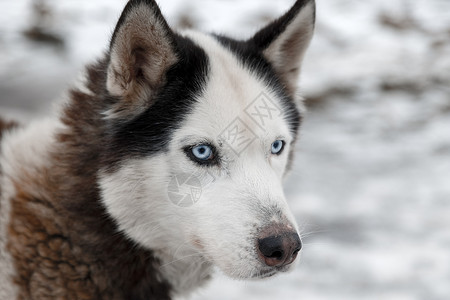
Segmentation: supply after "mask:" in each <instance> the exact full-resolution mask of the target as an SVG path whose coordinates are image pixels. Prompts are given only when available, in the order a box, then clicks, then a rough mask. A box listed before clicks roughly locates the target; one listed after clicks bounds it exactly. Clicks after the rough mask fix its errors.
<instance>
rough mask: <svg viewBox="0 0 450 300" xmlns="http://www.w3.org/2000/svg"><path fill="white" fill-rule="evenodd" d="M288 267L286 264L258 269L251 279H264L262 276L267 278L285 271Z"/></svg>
mask: <svg viewBox="0 0 450 300" xmlns="http://www.w3.org/2000/svg"><path fill="white" fill-rule="evenodd" d="M288 268H289V267H288V266H284V267H276V268H270V269H263V270H260V271H258V272H257V273H256V274H254V275H253V276H252V277H251V278H252V279H264V278H269V277H272V276H274V275H276V274H278V273H280V272H281V273H282V272H286V271H287V269H288Z"/></svg>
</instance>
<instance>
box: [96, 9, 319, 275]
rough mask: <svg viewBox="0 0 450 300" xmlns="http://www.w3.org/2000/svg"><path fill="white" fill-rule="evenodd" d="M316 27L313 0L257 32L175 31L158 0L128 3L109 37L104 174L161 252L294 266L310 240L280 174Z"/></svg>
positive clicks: (118, 201)
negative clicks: (304, 239)
mask: <svg viewBox="0 0 450 300" xmlns="http://www.w3.org/2000/svg"><path fill="white" fill-rule="evenodd" d="M313 27H314V1H307V0H306V1H297V2H296V3H295V5H294V7H293V8H292V9H291V10H290V11H288V12H287V13H286V14H285V15H284V16H282V17H281V18H280V19H278V20H276V21H274V22H273V23H271V24H270V25H268V26H267V27H265V28H263V29H262V30H261V31H259V32H258V33H257V34H256V35H255V36H254V37H253V38H251V39H250V40H248V41H236V40H232V39H229V38H226V37H222V36H214V35H207V34H202V33H198V32H183V33H174V32H173V31H172V30H171V29H170V28H169V26H168V25H167V23H166V21H165V20H164V18H163V17H162V15H161V13H160V11H159V9H158V7H157V6H156V4H155V3H154V2H153V1H144V0H140V1H130V2H129V4H128V5H127V7H126V8H125V10H124V12H123V14H122V16H121V18H120V20H119V23H118V25H117V28H116V30H115V33H114V36H113V39H112V42H111V49H110V58H109V64H108V70H107V82H106V89H107V91H108V94H109V95H110V96H111V98H112V99H114V101H111V102H112V104H111V106H110V107H109V109H108V110H106V111H105V112H104V118H105V120H107V122H108V123H109V124H110V125H109V126H108V128H113V129H112V130H111V132H110V133H108V135H109V138H110V139H109V142H108V144H107V145H106V150H105V153H104V157H105V161H106V162H107V164H108V167H106V168H105V169H104V170H102V171H101V172H100V175H99V177H100V188H101V191H102V198H103V204H104V205H105V207H106V209H107V211H108V213H109V214H110V215H111V217H112V218H113V219H114V220H115V221H116V223H117V224H118V227H119V228H120V229H121V230H122V231H123V232H124V233H125V234H126V235H128V236H129V237H130V238H132V239H133V240H134V241H136V242H137V243H139V244H141V245H143V246H145V247H148V248H150V249H153V250H155V251H156V252H160V253H165V254H162V256H165V257H162V259H163V260H164V259H166V260H168V261H169V262H170V261H175V260H177V259H180V260H182V259H185V258H187V259H188V260H189V259H190V258H192V257H193V256H198V257H201V259H202V260H204V261H206V262H209V263H212V264H215V265H217V266H218V267H219V268H220V269H221V270H222V271H223V272H224V273H226V274H227V275H229V276H231V277H234V278H262V277H267V276H271V275H274V274H276V273H277V272H279V271H281V272H284V271H287V270H288V269H289V268H290V267H291V266H292V262H293V261H294V260H295V257H296V256H297V253H298V251H299V250H300V248H301V242H300V239H299V236H298V233H297V226H296V223H295V219H294V217H293V216H292V214H291V213H290V211H289V208H288V206H287V203H286V199H285V197H284V194H283V189H282V184H281V182H282V178H283V176H284V175H285V173H286V170H287V168H288V166H289V163H290V159H291V156H292V151H293V145H294V142H295V140H296V136H297V131H298V127H299V124H300V120H301V103H300V101H299V99H298V97H296V82H297V79H298V78H297V77H298V74H299V70H300V64H301V60H302V57H303V55H304V52H305V51H306V48H307V46H308V44H309V41H310V39H311V37H312V32H313ZM167 253H170V255H167Z"/></svg>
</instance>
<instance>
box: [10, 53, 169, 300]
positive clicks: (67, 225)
mask: <svg viewBox="0 0 450 300" xmlns="http://www.w3.org/2000/svg"><path fill="white" fill-rule="evenodd" d="M88 73H89V75H90V82H91V83H90V88H91V89H93V91H94V92H97V93H98V94H99V95H102V93H104V86H105V76H106V75H105V74H106V63H105V62H102V63H99V64H97V65H96V66H93V67H91V68H90V69H89V72H88ZM107 102H108V101H106V103H105V101H99V99H98V98H95V97H92V96H88V95H86V94H83V93H81V92H77V91H73V92H72V101H71V102H70V104H69V105H68V106H67V108H66V110H65V111H64V114H63V117H62V118H61V121H62V123H63V124H64V125H65V126H66V129H64V130H63V131H62V132H59V133H58V134H57V137H56V143H55V144H54V145H52V146H51V149H53V150H54V151H53V152H52V153H50V154H49V161H48V162H47V164H46V165H45V166H44V167H40V168H39V169H35V170H33V171H32V172H33V173H32V174H31V173H30V172H22V173H20V175H18V176H17V178H11V180H12V181H13V182H14V185H15V189H16V195H15V197H14V199H12V200H11V201H12V203H11V222H10V226H9V240H8V251H9V252H10V254H11V256H12V257H13V260H14V265H15V268H16V272H17V276H16V277H15V278H14V282H15V284H17V285H18V287H19V291H20V292H19V296H18V299H24V300H25V299H92V300H93V299H117V300H119V299H170V294H169V292H170V285H169V284H168V283H167V282H164V281H162V280H161V279H160V278H159V277H158V274H159V272H158V271H159V263H158V260H157V259H155V258H154V256H153V254H152V252H150V251H147V250H145V249H142V248H141V247H139V246H138V245H136V244H134V243H133V242H131V241H129V240H128V239H127V238H126V237H125V236H124V235H123V234H122V233H120V232H118V230H117V228H116V225H115V224H114V221H112V220H111V219H110V218H109V217H107V214H106V211H105V209H104V207H103V206H102V204H101V202H100V195H99V191H98V188H97V187H96V185H95V184H93V183H94V182H96V176H97V175H96V172H97V170H99V169H100V168H101V158H100V157H99V153H101V151H100V150H101V147H102V134H101V132H102V128H104V126H105V124H103V121H102V118H100V117H99V114H100V112H101V111H104V108H105V105H107V104H108V103H107ZM27 170H29V168H27Z"/></svg>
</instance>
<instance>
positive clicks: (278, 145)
mask: <svg viewBox="0 0 450 300" xmlns="http://www.w3.org/2000/svg"><path fill="white" fill-rule="evenodd" d="M284 144H285V143H284V141H281V140H277V141H275V142H273V144H272V154H276V155H280V154H281V152H283V149H284Z"/></svg>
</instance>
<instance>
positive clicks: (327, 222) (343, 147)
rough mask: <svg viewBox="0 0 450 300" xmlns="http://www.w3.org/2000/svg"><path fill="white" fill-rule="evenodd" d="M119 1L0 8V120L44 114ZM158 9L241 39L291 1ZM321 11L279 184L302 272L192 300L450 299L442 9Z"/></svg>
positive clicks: (404, 1)
mask: <svg viewBox="0 0 450 300" xmlns="http://www.w3.org/2000/svg"><path fill="white" fill-rule="evenodd" d="M125 2H126V1H124V0H96V1H88V0H58V1H57V0H35V1H31V0H14V1H11V0H9V1H7V0H1V1H0V11H2V14H1V17H0V114H1V115H2V116H3V117H7V118H19V119H22V120H29V119H31V118H34V117H38V116H41V115H44V114H48V113H49V110H50V107H51V105H50V103H51V101H50V100H53V99H56V98H58V97H59V96H60V95H61V94H62V92H63V91H64V90H65V89H66V88H67V87H68V86H70V84H71V82H72V80H73V79H74V78H76V75H77V73H78V71H80V70H81V69H82V66H83V65H84V64H86V63H88V62H90V61H92V60H93V59H95V58H96V57H98V56H99V55H100V54H101V53H102V51H103V50H105V47H106V45H107V42H108V40H109V37H110V34H111V32H112V30H113V28H114V25H115V22H116V21H117V18H118V16H119V14H120V12H121V9H122V7H123V6H124V4H125ZM159 2H160V4H161V7H162V10H163V12H164V13H165V15H166V16H167V17H168V19H169V20H170V23H171V24H172V26H174V27H178V28H184V27H193V28H197V29H202V30H207V31H215V32H220V33H226V34H229V35H232V36H234V37H238V38H239V37H241V38H243V37H249V36H250V35H251V33H253V32H254V31H255V30H256V29H258V28H260V27H261V26H262V25H263V24H265V23H266V22H268V21H269V20H271V19H272V18H274V17H277V16H279V15H280V14H281V13H283V12H284V11H285V10H287V9H288V8H289V7H290V6H291V5H292V3H293V2H294V1H293V0H278V1H273V0H245V1H243V0H241V1H238V0H227V1H225V0H208V1H205V0H191V1H189V2H188V1H182V0H164V1H162V0H161V1H159ZM317 2H318V13H317V29H316V36H315V39H314V41H313V44H312V46H311V48H310V50H309V52H308V55H307V57H306V61H305V64H304V68H303V75H302V80H301V87H302V89H303V94H304V95H305V97H306V98H307V104H308V107H309V113H308V117H307V118H306V120H305V122H304V125H303V130H302V136H301V140H300V143H299V144H298V151H297V152H298V153H297V162H296V167H295V168H294V171H293V174H291V176H290V177H289V178H288V180H287V182H286V190H287V196H288V198H289V199H290V204H291V207H292V209H293V211H294V213H295V215H296V217H297V220H298V222H299V224H300V225H301V227H302V229H303V232H304V243H305V247H304V251H303V253H302V256H301V263H300V265H299V267H298V268H297V269H296V270H295V271H294V272H293V273H291V274H288V275H282V276H279V277H277V278H273V279H269V280H266V281H263V282H236V281H231V280H229V279H227V278H225V277H223V276H221V275H220V274H219V275H218V277H217V278H216V279H215V280H214V281H213V282H211V284H209V285H208V286H207V287H206V288H204V289H202V290H200V291H198V292H197V293H196V294H195V295H194V296H193V297H192V298H191V299H196V300H206V299H217V300H221V299H227V300H228V299H258V300H263V299H312V300H315V299H327V300H329V299H349V300H351V299H355V300H356V299H358V300H359V299H383V300H388V299H393V300H394V299H395V300H403V299H424V300H425V299H426V300H447V299H450V1H448V0H366V1H360V0H359V1H358V0H317ZM33 7H34V8H33Z"/></svg>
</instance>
